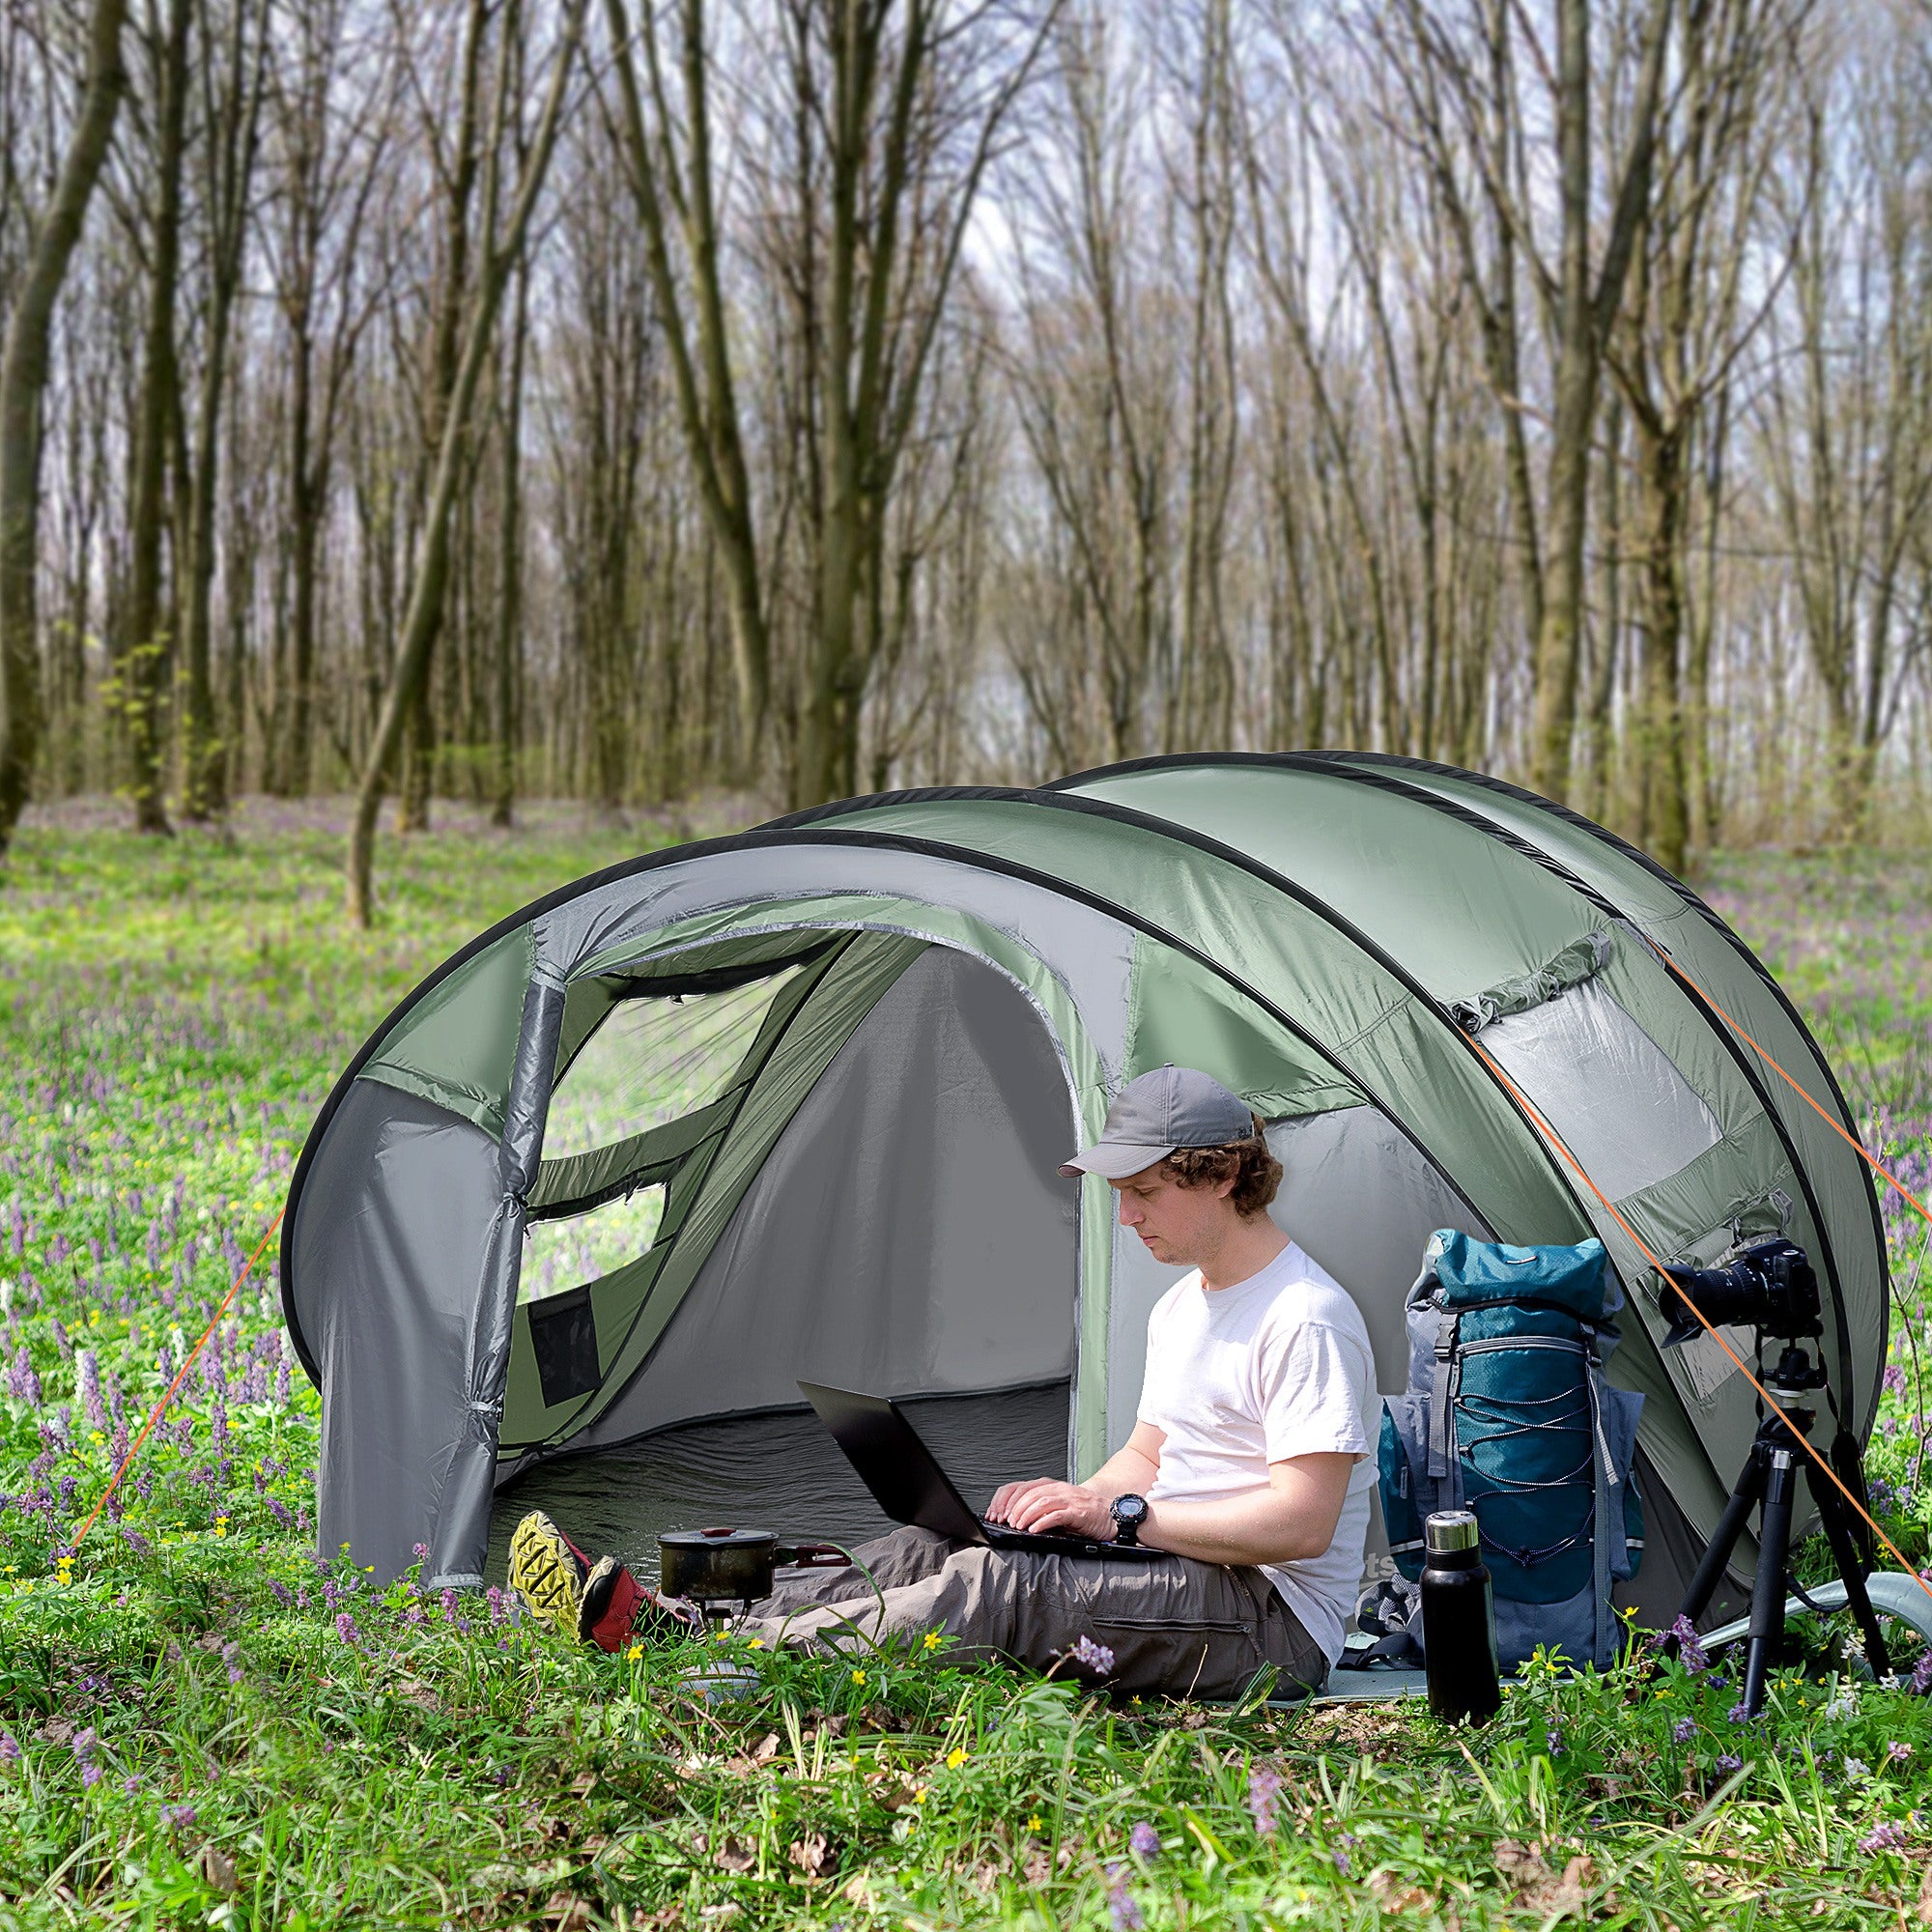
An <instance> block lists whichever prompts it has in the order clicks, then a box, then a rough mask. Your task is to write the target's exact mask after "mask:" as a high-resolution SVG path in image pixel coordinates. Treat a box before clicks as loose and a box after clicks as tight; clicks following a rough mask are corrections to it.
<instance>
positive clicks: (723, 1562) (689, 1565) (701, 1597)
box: [658, 1529, 852, 1623]
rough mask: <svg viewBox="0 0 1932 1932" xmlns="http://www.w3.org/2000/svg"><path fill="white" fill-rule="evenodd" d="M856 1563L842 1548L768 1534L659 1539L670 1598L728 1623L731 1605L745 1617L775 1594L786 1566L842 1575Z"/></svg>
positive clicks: (699, 1533) (723, 1532)
mask: <svg viewBox="0 0 1932 1932" xmlns="http://www.w3.org/2000/svg"><path fill="white" fill-rule="evenodd" d="M851 1560H852V1559H851V1558H850V1557H849V1556H847V1555H846V1554H845V1552H844V1551H843V1550H842V1549H840V1548H838V1545H837V1544H832V1543H795V1544H783V1543H781V1542H780V1541H779V1540H778V1537H777V1536H776V1534H774V1533H773V1532H772V1531H771V1530H769V1529H670V1530H667V1531H666V1532H665V1533H664V1534H663V1535H662V1536H660V1537H659V1538H658V1583H659V1586H660V1587H661V1588H662V1589H663V1591H664V1593H665V1594H666V1595H667V1596H668V1597H684V1598H687V1599H688V1600H689V1601H690V1602H692V1603H694V1604H696V1605H697V1606H698V1607H699V1608H700V1609H701V1610H702V1611H703V1612H704V1614H705V1615H706V1616H707V1617H709V1618H711V1619H713V1620H714V1621H716V1622H719V1623H723V1622H724V1621H725V1617H726V1615H727V1614H728V1610H727V1607H726V1606H727V1605H736V1606H737V1608H738V1609H739V1611H740V1612H741V1613H742V1612H744V1611H746V1610H749V1609H750V1608H751V1606H752V1605H753V1604H754V1603H756V1602H757V1600H758V1599H759V1598H760V1597H769V1596H770V1595H771V1594H772V1573H773V1572H774V1571H775V1570H777V1569H778V1568H779V1566H780V1565H781V1564H783V1565H786V1566H788V1567H791V1568H794V1569H799V1570H842V1569H845V1568H846V1567H847V1566H848V1565H849V1564H850V1563H851Z"/></svg>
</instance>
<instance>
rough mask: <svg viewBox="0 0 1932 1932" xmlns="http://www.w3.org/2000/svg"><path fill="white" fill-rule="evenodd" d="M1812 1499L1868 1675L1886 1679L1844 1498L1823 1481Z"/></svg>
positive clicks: (1887, 1660)
mask: <svg viewBox="0 0 1932 1932" xmlns="http://www.w3.org/2000/svg"><path fill="white" fill-rule="evenodd" d="M1815 1500H1816V1502H1817V1504H1818V1517H1819V1520H1820V1521H1821V1522H1822V1523H1823V1525H1824V1529H1825V1540H1826V1541H1827V1542H1828V1543H1830V1544H1831V1546H1832V1555H1833V1559H1834V1560H1835V1561H1836V1563H1837V1566H1838V1575H1839V1576H1840V1577H1843V1578H1844V1579H1845V1606H1846V1608H1847V1609H1849V1610H1850V1611H1851V1613H1852V1619H1853V1621H1854V1622H1855V1623H1856V1624H1857V1625H1858V1627H1859V1634H1860V1635H1861V1636H1862V1637H1863V1638H1864V1640H1865V1662H1867V1663H1869V1664H1870V1665H1871V1667H1872V1675H1873V1676H1874V1677H1878V1678H1881V1679H1883V1678H1886V1677H1889V1676H1890V1675H1891V1657H1890V1654H1889V1652H1888V1651H1887V1649H1886V1644H1885V1637H1884V1634H1882V1633H1881V1632H1880V1630H1879V1627H1878V1615H1877V1612H1876V1611H1874V1610H1873V1608H1872V1601H1871V1593H1870V1591H1868V1590H1867V1589H1866V1588H1865V1578H1866V1577H1867V1576H1869V1575H1870V1570H1869V1568H1868V1566H1867V1565H1866V1564H1865V1562H1864V1560H1863V1559H1862V1557H1861V1554H1860V1551H1859V1547H1858V1542H1857V1536H1856V1532H1855V1530H1854V1527H1853V1524H1852V1522H1851V1521H1850V1520H1848V1518H1849V1514H1850V1513H1849V1511H1848V1510H1847V1509H1846V1506H1845V1499H1844V1497H1842V1496H1841V1495H1839V1493H1838V1492H1837V1491H1836V1490H1833V1489H1830V1488H1828V1487H1826V1486H1825V1485H1824V1484H1820V1485H1819V1486H1818V1489H1817V1492H1816V1495H1815Z"/></svg>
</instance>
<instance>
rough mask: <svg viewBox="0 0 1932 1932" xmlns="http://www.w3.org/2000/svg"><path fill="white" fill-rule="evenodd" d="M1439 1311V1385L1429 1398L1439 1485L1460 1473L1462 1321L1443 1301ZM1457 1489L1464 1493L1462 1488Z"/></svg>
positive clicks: (1432, 1462) (1433, 1471) (1432, 1463)
mask: <svg viewBox="0 0 1932 1932" xmlns="http://www.w3.org/2000/svg"><path fill="white" fill-rule="evenodd" d="M1436 1312H1437V1316H1438V1320H1437V1321H1436V1324H1435V1386H1434V1387H1433V1389H1432V1390H1431V1392H1430V1398H1429V1473H1430V1475H1431V1476H1432V1477H1433V1478H1434V1479H1435V1481H1436V1482H1438V1483H1439V1482H1444V1481H1447V1480H1448V1479H1449V1478H1450V1477H1451V1476H1452V1475H1453V1474H1454V1473H1455V1471H1456V1451H1457V1442H1456V1404H1455V1380H1456V1375H1455V1370H1456V1331H1457V1328H1458V1326H1459V1325H1460V1323H1461V1321H1462V1318H1461V1317H1460V1316H1459V1315H1457V1314H1456V1313H1455V1311H1454V1310H1453V1309H1449V1308H1444V1307H1443V1306H1442V1305H1441V1303H1440V1302H1439V1301H1438V1302H1437V1304H1436ZM1456 1487H1457V1490H1458V1491H1459V1492H1460V1490H1461V1488H1462V1485H1461V1484H1460V1483H1458V1484H1457V1485H1456ZM1440 1506H1441V1505H1439V1504H1438V1507H1440Z"/></svg>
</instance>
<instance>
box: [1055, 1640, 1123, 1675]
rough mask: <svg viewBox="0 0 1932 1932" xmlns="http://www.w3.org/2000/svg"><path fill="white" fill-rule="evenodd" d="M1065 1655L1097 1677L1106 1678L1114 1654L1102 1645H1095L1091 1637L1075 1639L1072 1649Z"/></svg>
mask: <svg viewBox="0 0 1932 1932" xmlns="http://www.w3.org/2000/svg"><path fill="white" fill-rule="evenodd" d="M1066 1655H1067V1656H1068V1657H1069V1658H1070V1659H1071V1660H1072V1661H1073V1662H1075V1663H1077V1664H1080V1665H1081V1666H1082V1667H1083V1668H1085V1669H1088V1670H1091V1671H1093V1672H1094V1675H1095V1676H1098V1677H1104V1676H1106V1674H1107V1673H1108V1671H1110V1670H1111V1669H1113V1667H1114V1653H1113V1652H1112V1651H1111V1650H1109V1649H1108V1648H1107V1646H1106V1645H1105V1644H1104V1643H1095V1642H1094V1639H1093V1638H1092V1637H1091V1636H1077V1637H1075V1638H1074V1639H1073V1648H1072V1649H1071V1650H1069V1651H1068V1652H1067V1653H1066Z"/></svg>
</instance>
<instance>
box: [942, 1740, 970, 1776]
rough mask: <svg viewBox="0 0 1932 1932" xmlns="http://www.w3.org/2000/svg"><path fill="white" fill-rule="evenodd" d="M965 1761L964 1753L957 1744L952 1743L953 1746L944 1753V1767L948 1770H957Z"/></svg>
mask: <svg viewBox="0 0 1932 1932" xmlns="http://www.w3.org/2000/svg"><path fill="white" fill-rule="evenodd" d="M965 1762H966V1753H965V1751H964V1750H963V1749H961V1748H960V1747H959V1746H957V1745H954V1746H953V1747H952V1749H951V1750H950V1751H948V1752H947V1753H946V1768H947V1770H948V1771H957V1770H958V1769H959V1767H960V1766H961V1765H962V1764H964V1763H965Z"/></svg>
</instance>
